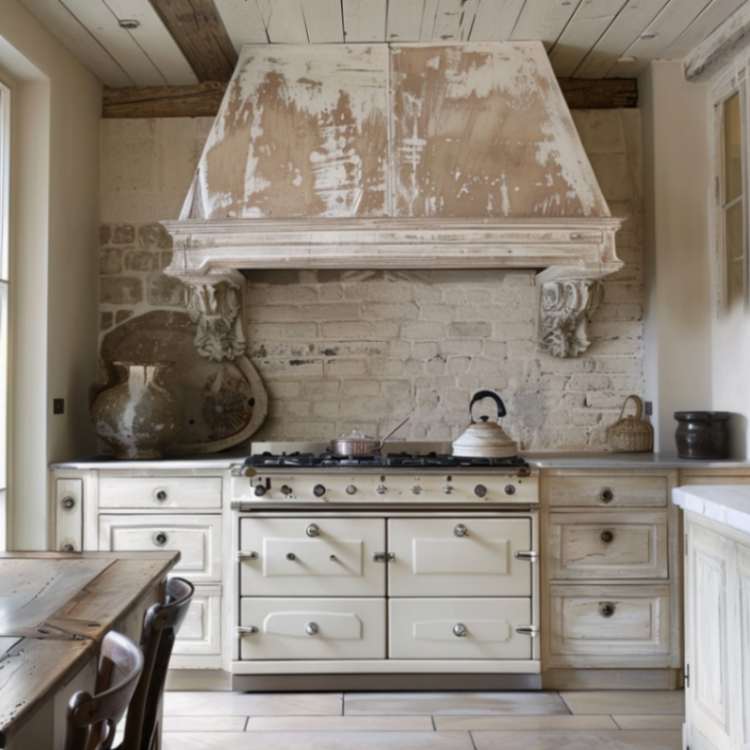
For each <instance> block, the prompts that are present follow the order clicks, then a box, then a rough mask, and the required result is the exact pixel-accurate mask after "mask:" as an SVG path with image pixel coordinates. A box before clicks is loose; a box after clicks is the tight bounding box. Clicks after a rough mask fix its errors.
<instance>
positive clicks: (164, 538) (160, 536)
mask: <svg viewBox="0 0 750 750" xmlns="http://www.w3.org/2000/svg"><path fill="white" fill-rule="evenodd" d="M168 541H169V536H168V535H167V532H166V531H157V532H156V534H154V544H155V545H156V546H157V547H163V546H164V545H165V544H166V543H167V542H168Z"/></svg>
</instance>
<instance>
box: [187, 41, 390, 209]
mask: <svg viewBox="0 0 750 750" xmlns="http://www.w3.org/2000/svg"><path fill="white" fill-rule="evenodd" d="M386 55H387V52H386V48H385V47H384V46H375V47H372V46H368V45H357V46H346V45H345V46H341V45H339V46H333V45H320V46H315V47H303V46H290V47H286V48H285V49H284V52H283V54H279V53H278V52H276V51H273V50H270V51H269V48H268V47H261V46H250V47H245V48H244V49H243V53H242V56H241V58H240V61H239V64H238V73H237V74H236V75H235V77H234V79H233V80H232V82H231V83H230V85H229V88H228V90H227V94H226V96H225V98H224V101H223V103H222V105H221V109H220V111H219V114H218V117H217V123H216V125H215V127H214V128H213V130H212V131H211V134H210V135H209V138H208V141H207V143H206V147H205V150H204V153H203V156H202V157H201V160H200V162H199V165H198V169H197V172H196V177H195V180H194V183H193V186H192V188H191V191H190V195H189V197H188V202H187V203H186V205H185V208H184V209H183V214H182V217H183V218H200V219H211V220H220V219H227V218H232V219H242V218H253V219H259V218H263V217H316V216H327V217H332V216H338V217H353V216H382V215H384V214H385V212H386V188H385V163H384V162H385V156H384V155H385V152H386V139H387V124H386V123H387V118H386V80H385V76H384V75H383V72H384V71H385V68H386Z"/></svg>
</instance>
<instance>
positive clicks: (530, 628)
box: [516, 625, 539, 638]
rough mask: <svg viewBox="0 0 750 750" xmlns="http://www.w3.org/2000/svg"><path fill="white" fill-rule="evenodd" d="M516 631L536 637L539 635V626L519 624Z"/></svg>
mask: <svg viewBox="0 0 750 750" xmlns="http://www.w3.org/2000/svg"><path fill="white" fill-rule="evenodd" d="M516 633H518V634H519V635H528V636H531V637H532V638H536V637H537V636H538V635H539V628H538V627H536V625H519V626H518V627H517V628H516Z"/></svg>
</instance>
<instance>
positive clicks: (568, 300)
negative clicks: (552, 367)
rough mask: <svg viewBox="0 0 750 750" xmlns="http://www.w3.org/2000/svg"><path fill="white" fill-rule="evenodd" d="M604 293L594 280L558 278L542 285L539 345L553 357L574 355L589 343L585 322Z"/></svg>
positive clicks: (580, 352)
mask: <svg viewBox="0 0 750 750" xmlns="http://www.w3.org/2000/svg"><path fill="white" fill-rule="evenodd" d="M603 294H604V289H603V287H602V283H601V282H600V281H598V280H596V279H561V280H555V281H546V282H544V283H542V285H541V291H540V305H539V307H540V309H539V346H540V348H541V349H542V351H544V352H547V353H548V354H551V355H552V356H553V357H562V358H567V357H577V356H578V355H579V354H582V353H583V352H585V351H586V350H587V349H588V348H589V346H590V344H591V342H590V341H589V338H588V324H589V321H590V320H591V315H592V314H593V313H594V311H595V310H596V308H597V307H598V306H599V304H600V302H601V300H602V297H603Z"/></svg>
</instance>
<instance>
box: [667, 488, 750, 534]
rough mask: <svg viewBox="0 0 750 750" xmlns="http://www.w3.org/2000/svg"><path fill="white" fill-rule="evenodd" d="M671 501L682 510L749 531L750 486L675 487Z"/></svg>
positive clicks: (737, 529) (736, 528) (748, 532)
mask: <svg viewBox="0 0 750 750" xmlns="http://www.w3.org/2000/svg"><path fill="white" fill-rule="evenodd" d="M672 501H673V502H674V504H675V505H679V506H680V508H682V509H683V510H686V511H690V512H692V513H698V514H700V515H701V516H705V517H706V518H710V519H711V520H712V521H716V522H717V523H722V524H725V525H726V526H730V527H731V528H733V529H735V530H736V531H741V532H743V533H744V534H750V485H745V484H720V485H717V484H696V485H693V486H690V487H675V489H674V490H672Z"/></svg>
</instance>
